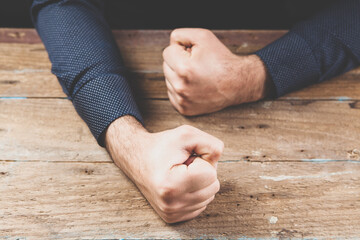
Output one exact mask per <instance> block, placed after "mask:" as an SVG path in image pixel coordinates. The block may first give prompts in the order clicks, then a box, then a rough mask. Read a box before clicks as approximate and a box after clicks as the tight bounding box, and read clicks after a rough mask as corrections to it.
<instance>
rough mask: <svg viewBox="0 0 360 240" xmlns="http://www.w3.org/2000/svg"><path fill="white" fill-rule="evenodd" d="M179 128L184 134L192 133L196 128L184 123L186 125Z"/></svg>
mask: <svg viewBox="0 0 360 240" xmlns="http://www.w3.org/2000/svg"><path fill="white" fill-rule="evenodd" d="M179 129H180V130H181V132H182V133H183V134H191V133H192V132H193V130H194V127H192V126H190V125H187V124H184V125H182V126H180V127H179Z"/></svg>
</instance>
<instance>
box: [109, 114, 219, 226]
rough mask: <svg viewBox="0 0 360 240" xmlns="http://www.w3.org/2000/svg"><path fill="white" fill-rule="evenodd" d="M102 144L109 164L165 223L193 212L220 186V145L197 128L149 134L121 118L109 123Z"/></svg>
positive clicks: (172, 221) (208, 199) (192, 215)
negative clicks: (129, 182) (111, 161)
mask: <svg viewBox="0 0 360 240" xmlns="http://www.w3.org/2000/svg"><path fill="white" fill-rule="evenodd" d="M105 144H106V148H107V150H108V152H109V154H110V156H111V157H112V159H113V161H114V163H115V164H116V165H117V166H118V167H119V168H120V169H121V170H122V171H123V172H124V173H125V174H126V175H127V176H128V177H129V178H130V179H131V180H132V181H133V182H134V183H135V184H136V186H137V187H138V188H139V190H140V191H141V193H142V194H143V195H144V196H145V198H146V199H147V200H148V202H149V203H150V204H151V206H152V207H153V208H154V210H155V211H156V212H157V213H158V215H159V216H160V217H161V218H162V219H163V220H164V221H165V222H167V223H175V222H181V221H186V220H189V219H192V218H194V217H196V216H198V215H199V214H200V213H201V212H202V211H204V210H205V209H206V206H207V205H208V204H209V203H210V202H211V201H212V200H213V199H214V197H215V194H216V193H217V192H218V191H219V189H220V183H219V180H218V178H217V171H216V168H217V162H218V160H219V158H220V155H221V153H222V151H223V148H224V144H223V142H222V141H220V140H219V139H217V138H215V137H213V136H211V135H209V134H207V133H205V132H203V131H201V130H199V129H197V128H194V127H191V126H187V125H184V126H180V127H178V128H175V129H171V130H166V131H163V132H158V133H149V132H148V131H147V130H146V129H145V128H144V127H143V126H142V125H141V124H140V123H139V122H138V121H137V120H136V119H135V118H133V117H131V116H124V117H121V118H119V119H117V120H116V121H114V122H113V123H112V124H111V125H110V126H109V128H108V129H107V132H106V135H105ZM194 153H195V154H196V156H194Z"/></svg>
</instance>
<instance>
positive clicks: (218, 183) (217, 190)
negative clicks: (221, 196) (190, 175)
mask: <svg viewBox="0 0 360 240" xmlns="http://www.w3.org/2000/svg"><path fill="white" fill-rule="evenodd" d="M215 190H216V191H215V193H217V192H219V191H220V181H219V180H218V179H217V180H216V187H215ZM214 198H215V196H214V197H213V199H214Z"/></svg>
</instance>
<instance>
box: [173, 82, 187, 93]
mask: <svg viewBox="0 0 360 240" xmlns="http://www.w3.org/2000/svg"><path fill="white" fill-rule="evenodd" d="M174 90H175V92H176V93H177V94H179V95H182V96H183V95H186V93H187V87H186V85H185V84H184V83H182V82H178V83H177V84H175V86H174Z"/></svg>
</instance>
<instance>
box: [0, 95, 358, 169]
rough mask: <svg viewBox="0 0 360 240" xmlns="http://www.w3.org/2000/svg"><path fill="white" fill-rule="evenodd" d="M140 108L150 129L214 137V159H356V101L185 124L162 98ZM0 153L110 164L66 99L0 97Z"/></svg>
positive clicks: (230, 113) (283, 106) (234, 111)
mask: <svg viewBox="0 0 360 240" xmlns="http://www.w3.org/2000/svg"><path fill="white" fill-rule="evenodd" d="M141 106H142V111H143V113H144V118H145V123H146V125H147V127H148V129H149V130H150V131H161V130H164V129H169V128H175V127H177V126H180V125H182V124H189V125H193V126H195V127H198V128H200V129H202V130H204V131H206V132H208V133H210V134H213V135H214V136H217V137H219V138H220V139H222V140H223V141H224V142H225V152H224V155H223V158H222V160H239V159H240V160H247V161H279V160H291V161H302V160H305V161H307V160H309V159H329V160H360V151H359V150H360V139H359V134H360V121H359V119H360V110H359V109H360V105H359V102H356V101H336V102H329V101H265V102H258V103H253V104H245V105H241V106H237V107H233V108H229V109H226V110H223V111H220V112H218V113H214V114H210V115H204V116H199V117H191V118H186V117H184V116H181V115H180V114H178V113H177V112H176V111H175V110H174V109H173V108H172V106H171V105H170V103H169V102H168V101H164V100H146V101H144V102H143V103H141ZM49 140H51V141H49ZM0 152H1V153H2V154H1V155H0V159H1V160H14V159H15V160H44V161H105V162H109V161H110V159H109V158H108V156H107V154H106V152H105V151H104V150H103V149H102V148H100V147H98V146H97V144H96V142H95V140H94V139H93V137H92V136H91V134H90V132H89V130H88V128H87V126H86V125H85V124H84V123H83V121H82V120H81V119H80V118H79V117H78V116H77V115H76V113H75V110H74V108H73V106H72V104H71V103H70V101H68V100H66V99H0Z"/></svg>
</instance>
